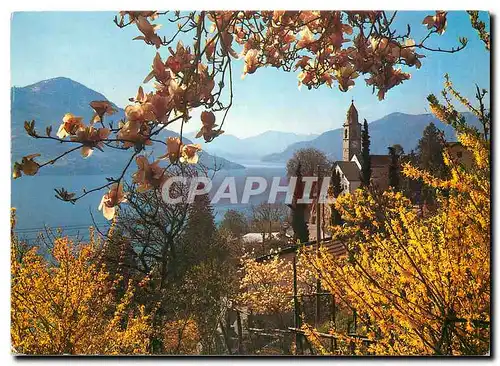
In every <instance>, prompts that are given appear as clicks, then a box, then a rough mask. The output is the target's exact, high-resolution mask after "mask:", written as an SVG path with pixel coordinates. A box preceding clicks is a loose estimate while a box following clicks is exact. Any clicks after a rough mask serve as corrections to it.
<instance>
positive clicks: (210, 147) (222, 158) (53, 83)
mask: <svg viewBox="0 0 500 366" xmlns="http://www.w3.org/2000/svg"><path fill="white" fill-rule="evenodd" d="M11 100H12V104H11V118H12V120H11V126H12V130H11V131H12V132H11V139H12V140H11V141H12V145H11V153H12V159H13V160H14V161H17V160H20V159H21V158H22V157H23V156H25V155H29V154H32V153H41V154H42V159H40V161H44V160H46V159H48V158H52V157H54V156H57V155H59V154H62V153H63V152H65V151H66V150H67V147H68V146H66V144H58V143H55V142H54V141H50V140H41V139H33V138H32V137H30V136H28V135H27V134H26V132H25V130H24V121H25V120H35V121H36V129H37V131H38V132H39V133H40V134H44V133H45V127H46V126H48V125H52V127H53V133H54V134H55V132H56V131H57V129H58V128H59V125H60V123H61V120H62V117H63V116H64V114H65V113H67V112H71V113H73V114H75V115H77V116H82V117H84V119H85V120H86V121H89V120H90V118H91V117H92V114H93V112H92V109H91V108H90V107H89V103H90V102H91V101H93V100H107V98H106V97H105V96H104V95H102V94H100V93H98V92H96V91H94V90H92V89H89V88H87V87H86V86H84V85H82V84H80V83H78V82H76V81H73V80H71V79H68V78H65V77H58V78H54V79H49V80H44V81H40V82H38V83H35V84H33V85H28V86H25V87H13V88H11ZM115 108H116V109H117V110H118V112H117V113H116V114H114V115H112V116H110V117H107V118H108V121H110V120H111V121H115V122H116V121H117V120H119V119H122V118H123V117H124V112H123V110H122V109H121V108H118V107H117V106H116V105H115ZM464 115H465V117H466V119H467V121H468V122H469V123H471V124H475V125H478V120H477V119H476V118H475V116H474V115H472V114H471V113H464ZM360 118H363V116H360ZM430 122H434V124H436V126H437V127H438V128H439V129H441V130H443V131H444V132H445V136H446V138H447V140H449V141H454V140H456V136H455V132H454V130H453V128H452V127H451V126H448V125H445V124H443V123H442V122H440V121H439V120H437V119H436V118H435V117H434V116H433V115H431V114H419V115H411V114H405V113H391V114H389V115H387V116H385V117H383V118H381V119H379V120H376V121H374V122H372V123H370V124H369V130H370V139H371V145H370V150H371V152H372V154H387V147H388V146H391V145H393V144H400V145H402V146H403V148H404V149H405V151H406V152H409V151H410V150H412V149H415V148H416V146H417V143H418V140H419V139H420V137H421V136H422V132H423V130H424V129H425V127H426V126H427V125H428V124H429V123H430ZM168 136H178V134H177V133H175V132H173V131H170V130H165V131H164V132H162V134H161V135H160V136H159V138H161V139H165V138H166V137H168ZM183 141H184V142H185V143H191V141H195V142H197V143H200V144H201V145H202V147H203V150H204V151H203V152H202V153H201V162H202V163H203V164H204V165H206V166H208V167H213V166H214V162H215V164H216V165H217V166H221V167H222V169H242V168H244V166H242V165H240V164H238V163H235V162H233V161H230V160H227V159H231V160H235V161H243V160H244V161H250V160H251V161H257V160H259V159H260V160H261V161H263V162H273V163H280V164H281V163H285V162H286V161H287V160H288V159H290V158H291V157H292V156H293V154H294V152H295V151H297V150H299V149H301V148H307V147H314V148H317V149H319V150H321V151H323V152H325V153H326V154H327V156H328V157H329V159H331V160H339V159H341V157H342V128H337V129H334V130H330V131H326V132H324V133H322V134H321V135H313V134H310V135H306V134H296V133H292V132H279V131H266V132H264V133H261V134H259V135H257V136H252V137H248V138H238V137H236V136H233V135H229V134H228V135H226V134H224V135H221V136H219V137H218V138H216V139H214V141H212V142H210V143H208V144H207V143H204V142H203V139H194V134H193V133H188V134H186V137H185V138H183ZM157 148H163V146H161V147H157ZM131 153H132V152H131V151H125V152H124V151H120V150H114V149H107V150H106V152H105V153H103V152H100V151H98V150H96V151H95V152H94V154H93V155H92V157H91V158H89V159H83V158H82V157H81V156H80V155H79V154H78V153H77V152H75V153H73V154H69V155H67V156H66V157H64V158H62V159H61V160H60V161H58V162H57V163H56V164H54V166H51V167H49V168H47V169H44V170H42V172H41V174H51V175H82V174H86V175H88V174H103V173H107V174H116V173H117V172H120V171H121V169H122V168H123V166H124V163H125V162H126V161H127V160H128V157H130V154H131ZM156 153H157V154H158V155H159V154H163V153H164V151H158V152H156Z"/></svg>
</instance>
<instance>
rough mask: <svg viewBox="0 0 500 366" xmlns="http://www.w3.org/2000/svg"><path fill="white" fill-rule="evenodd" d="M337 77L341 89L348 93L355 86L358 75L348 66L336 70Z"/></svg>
mask: <svg viewBox="0 0 500 366" xmlns="http://www.w3.org/2000/svg"><path fill="white" fill-rule="evenodd" d="M335 76H336V78H337V81H338V82H339V89H340V90H341V91H343V92H346V91H348V90H349V88H350V87H351V86H354V80H353V79H355V78H357V77H358V73H357V72H356V71H355V70H354V68H353V67H352V66H351V65H347V66H344V67H341V68H340V69H339V70H335Z"/></svg>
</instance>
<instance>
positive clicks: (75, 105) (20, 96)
mask: <svg viewBox="0 0 500 366" xmlns="http://www.w3.org/2000/svg"><path fill="white" fill-rule="evenodd" d="M93 100H107V98H106V97H105V96H104V95H102V94H100V93H98V92H96V91H94V90H92V89H89V88H87V87H86V86H84V85H82V84H80V83H78V82H76V81H73V80H71V79H68V78H65V77H58V78H54V79H49V80H44V81H40V82H38V83H35V84H33V85H28V86H25V87H13V88H11V103H12V104H11V127H12V128H11V141H12V144H11V154H12V159H13V160H14V161H17V160H20V159H21V158H22V157H23V156H26V155H29V154H32V153H41V154H42V157H41V158H40V159H39V160H40V161H43V160H46V159H48V158H52V157H55V156H57V155H59V154H61V153H63V152H65V151H66V150H67V148H68V146H67V145H66V144H62V143H61V144H59V143H56V142H55V141H51V140H42V139H34V138H32V137H30V136H28V135H27V134H26V132H25V130H24V121H25V120H35V122H36V124H35V127H36V130H37V131H38V133H39V134H45V128H46V127H47V126H49V125H52V128H53V134H55V133H56V132H57V129H58V128H59V125H60V124H61V121H62V117H63V116H64V114H65V113H68V112H71V113H73V114H75V115H77V116H82V117H83V118H84V120H85V121H86V122H88V121H89V120H90V118H91V117H92V115H93V111H92V109H91V108H90V106H89V103H90V102H91V101H93ZM114 107H115V108H116V109H117V110H118V112H117V113H116V114H114V115H112V116H109V117H106V118H107V121H114V122H116V121H118V120H119V119H122V118H123V117H124V111H123V109H121V108H118V107H117V106H116V105H114ZM169 136H178V134H177V133H175V132H173V131H169V130H166V131H164V132H162V134H161V135H160V136H159V138H160V139H165V138H167V137H169ZM183 141H184V142H185V143H191V141H190V140H189V139H187V138H183ZM131 153H132V151H120V150H115V149H106V151H105V152H104V153H103V152H100V151H98V150H95V151H94V153H93V154H92V157H91V158H89V159H83V158H82V157H81V156H80V155H79V154H78V153H77V152H75V153H73V154H69V155H67V156H66V157H63V158H62V159H61V160H59V161H57V162H56V163H55V164H54V166H51V167H48V168H47V169H44V170H42V171H41V174H51V175H81V174H103V173H108V174H116V173H117V172H121V169H122V168H123V166H124V162H126V161H128V158H129V157H130V154H131ZM159 153H161V154H162V155H163V154H164V151H161V152H159ZM200 161H201V162H202V163H203V164H204V165H205V166H207V167H213V166H214V162H215V164H216V165H217V166H220V167H221V168H223V169H242V168H244V166H242V165H240V164H237V163H234V162H232V161H229V160H227V159H224V158H223V157H220V156H217V157H214V156H212V155H210V154H208V153H207V152H204V151H203V152H202V153H201V155H200Z"/></svg>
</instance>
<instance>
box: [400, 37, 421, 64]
mask: <svg viewBox="0 0 500 366" xmlns="http://www.w3.org/2000/svg"><path fill="white" fill-rule="evenodd" d="M404 47H405V48H402V49H400V48H396V47H395V48H394V50H395V51H396V52H399V56H401V57H402V58H404V59H405V61H406V65H408V66H415V67H416V68H417V69H419V68H420V66H422V63H421V62H420V60H419V58H422V57H425V56H424V55H419V54H417V53H415V41H414V40H413V39H407V40H406V41H405V43H404Z"/></svg>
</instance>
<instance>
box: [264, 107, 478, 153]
mask: <svg viewBox="0 0 500 366" xmlns="http://www.w3.org/2000/svg"><path fill="white" fill-rule="evenodd" d="M463 115H464V116H465V118H466V120H467V122H468V123H469V124H472V125H476V126H479V121H478V120H477V118H476V117H475V116H474V115H473V114H472V113H469V112H466V113H463ZM360 118H362V116H360ZM360 122H361V121H360ZM431 122H434V124H435V125H436V127H437V128H439V129H440V130H442V131H444V133H445V137H446V140H448V141H456V134H455V131H454V130H453V128H452V127H451V126H449V125H446V124H444V123H442V122H441V121H439V120H438V119H437V118H436V117H434V116H433V115H432V114H417V115H413V114H405V113H391V114H389V115H387V116H385V117H383V118H381V119H378V120H376V121H373V122H372V123H369V124H368V129H369V133H370V152H371V153H372V154H387V147H389V146H392V145H394V144H400V145H401V146H403V148H404V150H405V152H410V151H411V150H413V149H415V148H416V147H417V144H418V140H419V139H420V138H421V137H422V132H423V131H424V129H425V127H426V126H427V125H428V124H429V123H431ZM342 131H343V129H342V128H337V129H335V130H330V131H326V132H324V133H322V134H321V135H319V136H318V137H316V138H315V139H312V140H307V141H300V142H296V143H294V144H291V145H290V146H288V147H287V148H286V149H285V150H283V151H282V152H280V153H274V154H269V155H266V156H264V157H262V161H266V162H286V161H287V160H288V159H290V158H291V157H292V156H293V154H294V153H295V151H297V150H299V149H302V148H309V147H313V148H316V149H319V150H321V151H323V152H324V153H325V154H327V156H328V158H329V159H331V160H340V159H341V158H342Z"/></svg>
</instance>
